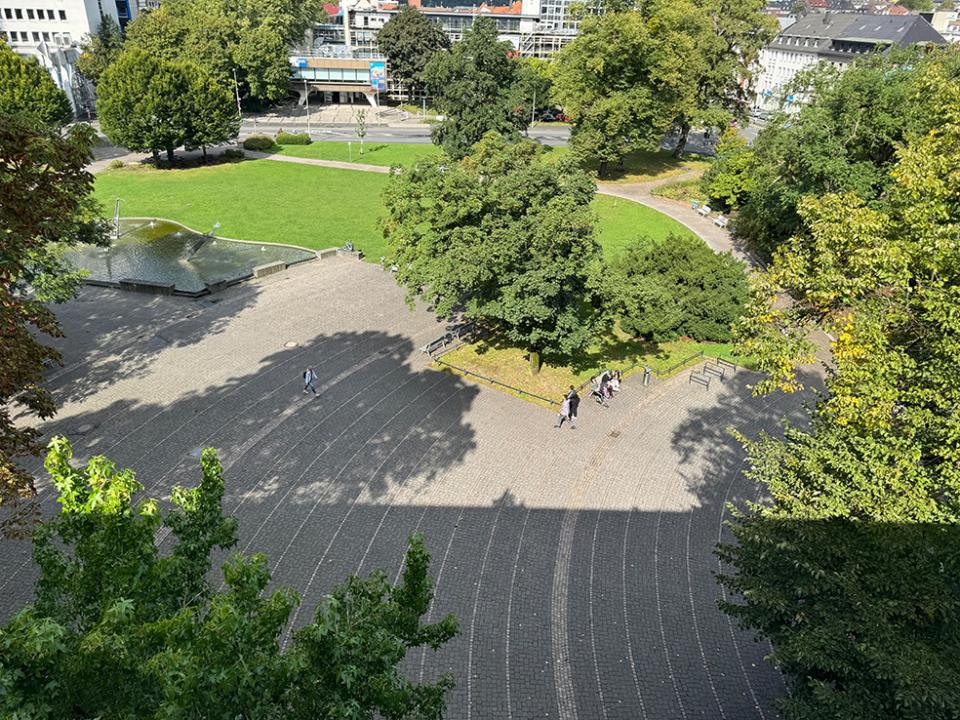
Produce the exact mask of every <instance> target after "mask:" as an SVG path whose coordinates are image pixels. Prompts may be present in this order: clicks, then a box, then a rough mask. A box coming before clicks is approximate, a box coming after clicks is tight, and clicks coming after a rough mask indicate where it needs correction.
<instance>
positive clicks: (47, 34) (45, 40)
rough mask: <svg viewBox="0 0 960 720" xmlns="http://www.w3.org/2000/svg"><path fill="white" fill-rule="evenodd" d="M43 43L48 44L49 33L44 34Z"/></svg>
mask: <svg viewBox="0 0 960 720" xmlns="http://www.w3.org/2000/svg"><path fill="white" fill-rule="evenodd" d="M43 41H44V42H50V33H48V32H45V33H44V34H43Z"/></svg>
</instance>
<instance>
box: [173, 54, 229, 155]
mask: <svg viewBox="0 0 960 720" xmlns="http://www.w3.org/2000/svg"><path fill="white" fill-rule="evenodd" d="M184 70H185V72H186V74H187V79H188V82H189V85H190V94H189V95H188V96H187V97H185V98H183V99H184V101H185V102H187V103H189V106H190V107H189V112H188V113H187V115H186V118H187V125H186V128H185V132H184V146H185V147H186V148H187V150H192V149H194V148H200V149H201V150H202V151H203V157H204V160H206V157H207V147H208V146H210V145H218V144H220V143H224V142H227V141H229V140H232V139H234V138H236V137H237V133H239V132H240V117H239V115H238V114H237V106H236V103H235V102H234V95H233V93H232V92H231V91H230V88H229V87H228V86H227V85H226V84H224V82H223V81H222V80H221V79H220V78H219V77H217V76H216V75H213V74H211V73H209V72H207V71H206V70H204V69H203V68H201V67H200V66H198V65H196V64H195V63H186V67H185V68H184Z"/></svg>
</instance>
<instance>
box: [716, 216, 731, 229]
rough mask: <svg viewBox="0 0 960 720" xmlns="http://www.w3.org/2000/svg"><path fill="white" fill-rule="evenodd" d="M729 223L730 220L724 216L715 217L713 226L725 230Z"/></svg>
mask: <svg viewBox="0 0 960 720" xmlns="http://www.w3.org/2000/svg"><path fill="white" fill-rule="evenodd" d="M729 222H730V218H728V217H727V216H726V215H717V216H716V217H715V218H714V219H713V224H714V225H716V226H717V227H720V228H725V227H726V226H727V223H729Z"/></svg>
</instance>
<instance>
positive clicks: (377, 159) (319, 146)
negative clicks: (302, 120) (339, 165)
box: [277, 140, 440, 167]
mask: <svg viewBox="0 0 960 720" xmlns="http://www.w3.org/2000/svg"><path fill="white" fill-rule="evenodd" d="M277 154H279V155H290V156H292V157H302V158H316V159H319V160H339V161H340V162H355V163H366V164H368V165H385V166H387V167H389V166H391V165H411V164H413V163H415V162H416V161H417V160H419V159H420V158H424V157H429V156H431V155H439V154H440V148H438V147H437V146H436V145H432V144H426V143H378V142H365V143H364V144H363V156H362V157H361V155H360V141H359V140H358V141H356V142H353V143H351V144H350V146H348V145H347V143H345V142H324V141H317V142H313V143H310V144H309V145H283V146H281V147H280V149H279V150H277Z"/></svg>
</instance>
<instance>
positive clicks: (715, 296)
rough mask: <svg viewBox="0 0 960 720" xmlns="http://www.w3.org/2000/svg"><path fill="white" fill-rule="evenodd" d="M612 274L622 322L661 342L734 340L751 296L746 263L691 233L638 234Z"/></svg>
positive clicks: (632, 331) (635, 333)
mask: <svg viewBox="0 0 960 720" xmlns="http://www.w3.org/2000/svg"><path fill="white" fill-rule="evenodd" d="M610 276H611V285H612V295H613V297H614V304H615V306H616V314H617V316H618V317H619V319H620V327H621V328H622V329H623V330H624V331H626V332H628V333H630V334H631V335H633V336H635V337H644V338H648V339H650V340H654V341H656V342H662V341H664V340H674V339H676V338H678V337H681V336H688V337H691V338H693V339H694V340H715V341H726V340H730V339H731V332H732V328H733V324H734V323H735V322H736V321H737V320H738V319H739V318H740V315H741V314H742V313H743V309H744V306H745V304H746V302H747V299H748V296H749V290H748V288H747V276H746V270H745V268H744V266H743V263H741V262H739V261H737V260H735V259H734V258H733V257H731V256H730V254H729V253H726V254H718V253H715V252H714V251H713V250H711V249H710V248H709V247H707V245H706V244H705V243H704V242H703V241H702V240H701V239H700V238H698V237H694V236H692V235H686V234H684V235H670V236H669V237H667V238H666V239H665V240H664V241H663V242H659V243H655V242H651V241H650V240H649V239H647V238H639V239H638V240H637V241H635V242H634V243H633V244H632V245H630V246H628V247H627V248H626V249H625V250H624V251H623V253H622V254H621V255H620V256H619V257H618V258H617V260H616V262H615V263H614V266H613V268H612V272H611V273H610Z"/></svg>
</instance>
